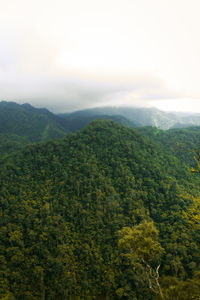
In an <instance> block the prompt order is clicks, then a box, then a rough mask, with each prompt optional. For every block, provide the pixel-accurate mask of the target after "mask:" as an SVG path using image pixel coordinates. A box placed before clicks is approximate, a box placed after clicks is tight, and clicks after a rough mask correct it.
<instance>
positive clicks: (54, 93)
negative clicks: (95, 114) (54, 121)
mask: <svg viewBox="0 0 200 300" xmlns="http://www.w3.org/2000/svg"><path fill="white" fill-rule="evenodd" d="M199 12H200V1H199V0H101V1H100V0H73V1H72V0H0V100H8V101H11V100H12V101H16V102H18V103H24V102H29V103H31V104H32V105H35V106H46V107H47V108H49V109H50V110H53V111H55V112H67V111H73V110H77V109H82V108H86V107H94V106H100V105H129V106H131V105H142V106H156V107H158V108H161V109H164V110H177V111H195V112H200V82H199V80H200V35H199V28H200V18H199Z"/></svg>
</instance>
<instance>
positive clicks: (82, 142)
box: [0, 120, 200, 300]
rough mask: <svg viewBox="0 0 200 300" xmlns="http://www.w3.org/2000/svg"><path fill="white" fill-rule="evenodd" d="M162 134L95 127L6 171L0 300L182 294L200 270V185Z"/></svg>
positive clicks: (29, 154)
mask: <svg viewBox="0 0 200 300" xmlns="http://www.w3.org/2000/svg"><path fill="white" fill-rule="evenodd" d="M161 134H162V132H161V133H158V134H157V135H156V136H154V139H152V138H151V137H150V136H149V135H148V134H143V133H141V132H139V131H138V130H137V129H128V128H125V127H123V126H120V125H118V124H116V123H114V122H112V121H105V120H97V121H93V122H92V123H90V124H89V125H88V126H87V127H86V128H85V129H83V130H82V131H80V132H78V133H76V134H73V135H72V134H71V135H67V136H66V137H65V138H63V139H62V140H55V141H49V142H47V143H44V144H35V145H29V146H27V147H25V148H24V149H23V150H21V151H19V152H17V153H14V154H12V155H9V156H7V157H5V158H4V159H3V160H2V161H1V168H0V262H1V269H0V299H1V298H2V299H4V298H5V299H6V297H7V298H8V297H13V299H27V300H29V299H34V300H35V299H70V300H75V299H81V300H82V299H88V300H90V299H99V300H100V299H109V300H112V299H122V300H125V299H127V300H129V299H139V300H140V299H141V300H143V299H147V300H148V299H156V297H159V295H160V293H159V292H158V290H159V285H158V283H159V282H160V284H161V287H162V290H163V293H164V295H170V293H171V292H169V291H168V290H169V289H171V286H173V285H176V289H179V291H180V293H181V286H182V287H184V286H185V285H184V284H187V283H189V282H190V280H193V278H195V276H196V275H195V274H197V271H198V270H199V262H200V261H199V245H200V243H199V235H198V232H197V228H198V227H195V226H196V225H195V224H196V223H195V224H193V223H192V219H193V215H194V208H193V205H196V204H194V202H193V199H194V198H198V196H200V195H199V191H198V184H199V183H197V179H196V177H195V176H193V174H191V172H190V170H189V168H188V167H187V166H186V165H185V164H184V162H183V159H182V158H181V159H179V158H178V156H175V155H174V156H173V155H171V154H169V153H168V152H167V151H166V149H165V147H163V146H162V144H161V142H157V141H156V140H155V138H156V139H157V138H158V137H159V136H160V135H161ZM44 135H46V133H45V134H44ZM118 245H119V246H118ZM159 265H160V269H159V276H160V278H159V279H158V269H157V268H158V266H159ZM166 276H167V277H168V278H171V280H172V278H174V277H176V279H177V282H176V283H173V284H171V283H170V284H167V283H166V281H164V279H165V278H166ZM150 281H151V285H152V289H151V288H150V286H151V285H150V283H149V282H150ZM195 282H196V281H195ZM179 286H180V287H179ZM197 288H198V285H197ZM197 288H196V289H197ZM155 291H157V292H155ZM170 297H171V296H170ZM8 299H9V298H8Z"/></svg>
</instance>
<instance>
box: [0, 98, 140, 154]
mask: <svg viewBox="0 0 200 300" xmlns="http://www.w3.org/2000/svg"><path fill="white" fill-rule="evenodd" d="M96 118H101V119H111V120H113V121H115V122H117V123H119V124H122V125H125V126H127V127H134V123H133V122H131V121H129V120H127V119H126V118H125V117H123V116H118V115H110V116H108V115H106V114H105V115H99V114H98V116H96V115H95V116H94V115H93V116H90V115H86V116H78V117H76V116H75V117H74V116H73V114H70V115H69V116H68V117H66V116H65V117H61V116H58V115H55V114H53V113H51V112H50V111H48V110H47V109H45V108H35V107H33V106H31V105H30V104H22V105H19V104H17V103H15V102H6V101H2V102H0V158H3V157H5V156H6V155H8V154H9V153H11V152H14V151H16V150H20V149H22V148H23V147H24V145H27V144H30V143H35V142H45V141H48V140H52V139H56V138H61V137H64V136H65V135H66V134H68V133H69V132H75V131H77V130H80V129H82V128H83V127H85V126H86V125H87V124H88V123H89V122H90V121H92V120H94V119H96Z"/></svg>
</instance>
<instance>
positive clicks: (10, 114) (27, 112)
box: [0, 101, 67, 157]
mask: <svg viewBox="0 0 200 300" xmlns="http://www.w3.org/2000/svg"><path fill="white" fill-rule="evenodd" d="M57 119H58V117H56V116H55V117H54V115H53V114H51V113H50V112H48V111H47V110H45V109H36V108H34V107H32V106H31V105H29V104H24V105H19V104H17V103H14V102H5V101H2V102H0V135H1V140H0V157H3V156H5V155H6V154H8V153H10V152H13V151H15V150H19V149H21V148H22V147H23V146H24V145H25V144H28V143H33V142H40V141H47V140H49V139H55V138H60V137H63V136H64V135H66V134H67V131H66V129H65V128H64V127H63V126H62V125H61V124H60V123H58V122H57Z"/></svg>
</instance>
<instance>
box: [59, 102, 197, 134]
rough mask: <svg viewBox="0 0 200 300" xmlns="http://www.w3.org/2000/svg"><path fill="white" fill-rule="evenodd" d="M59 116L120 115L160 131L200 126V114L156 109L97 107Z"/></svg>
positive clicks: (68, 117) (136, 123) (67, 117)
mask: <svg viewBox="0 0 200 300" xmlns="http://www.w3.org/2000/svg"><path fill="white" fill-rule="evenodd" d="M59 115H60V116H61V117H63V118H65V119H66V120H72V119H74V120H75V119H78V118H79V119H81V118H91V117H94V116H95V117H97V116H99V115H102V116H103V115H104V116H105V115H107V116H113V115H120V116H123V117H125V118H126V119H128V120H129V121H131V122H133V123H134V124H135V125H137V126H153V127H158V128H161V129H169V128H177V127H178V128H182V127H186V126H195V125H196V126H199V125H200V114H185V113H175V112H174V113H169V112H164V111H162V110H159V109H157V108H138V107H99V108H93V109H85V110H80V111H76V112H73V113H71V114H59Z"/></svg>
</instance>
